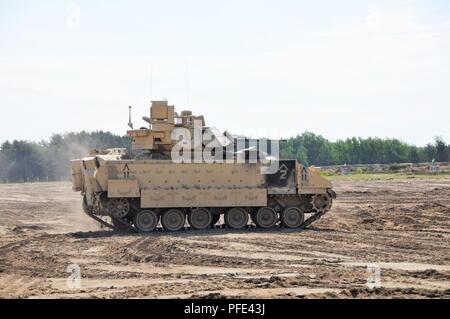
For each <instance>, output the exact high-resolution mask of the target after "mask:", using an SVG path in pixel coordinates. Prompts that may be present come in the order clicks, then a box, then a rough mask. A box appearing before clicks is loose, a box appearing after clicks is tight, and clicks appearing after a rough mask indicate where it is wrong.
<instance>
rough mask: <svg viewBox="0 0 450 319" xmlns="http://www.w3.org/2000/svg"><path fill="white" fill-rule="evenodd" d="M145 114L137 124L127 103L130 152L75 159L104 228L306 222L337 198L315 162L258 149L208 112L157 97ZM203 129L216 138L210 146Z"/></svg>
mask: <svg viewBox="0 0 450 319" xmlns="http://www.w3.org/2000/svg"><path fill="white" fill-rule="evenodd" d="M143 120H144V121H146V122H147V123H148V126H146V127H141V128H140V129H133V125H132V123H131V107H130V123H129V126H130V127H131V130H129V131H127V135H128V136H129V137H130V139H131V145H132V150H131V152H129V151H128V150H127V149H107V150H94V151H93V152H92V153H91V155H90V156H89V157H85V158H82V159H76V160H72V161H71V170H72V188H73V190H74V191H77V192H80V193H81V195H82V198H83V210H84V212H85V213H86V214H88V215H89V216H90V217H92V218H93V219H95V220H96V221H98V222H99V223H101V224H102V225H104V226H106V227H110V228H113V229H116V230H120V231H125V230H129V231H137V232H152V231H155V230H166V231H180V230H186V229H196V230H204V229H209V228H224V227H226V228H231V229H241V228H252V229H253V228H266V229H269V228H274V227H286V228H304V227H306V226H308V225H309V224H311V223H312V222H313V221H315V220H317V219H318V218H320V217H321V216H322V215H324V214H325V213H326V212H327V211H329V210H330V208H331V205H332V201H333V199H334V198H336V194H335V192H334V191H333V190H332V185H331V183H330V182H329V181H327V180H326V179H324V178H323V177H321V176H320V174H319V170H318V169H316V168H314V167H304V166H303V165H301V164H300V163H299V162H298V161H297V160H280V159H278V158H277V157H276V156H273V150H269V149H268V148H265V149H264V150H261V149H260V148H258V146H259V144H261V140H258V141H256V144H255V143H253V146H251V145H252V143H251V141H249V140H248V139H244V141H243V143H239V142H238V143H236V141H237V140H238V139H237V138H236V137H233V136H231V137H230V136H228V137H227V133H220V132H219V131H218V130H217V129H212V128H208V127H206V125H205V120H204V117H203V116H194V115H192V112H190V111H182V112H181V113H180V114H178V113H176V112H175V109H174V106H172V105H169V104H168V102H167V101H152V104H151V107H150V117H143ZM207 133H208V134H207ZM204 135H208V136H209V139H210V140H212V139H214V143H213V144H212V145H213V147H211V146H210V145H208V144H207V143H206V142H205V141H204V140H202V139H201V137H202V136H204ZM199 136H200V142H199ZM266 142H267V141H266ZM239 144H240V146H239ZM255 145H256V147H255ZM186 146H189V147H186ZM208 146H209V147H208ZM180 149H181V151H180ZM206 150H208V151H209V157H208V159H209V161H206V160H205V158H206V157H207V156H206V155H205V154H206V153H205V151H206ZM175 157H176V158H175ZM180 158H181V160H180ZM255 159H256V160H255ZM273 168H275V169H273ZM221 216H223V218H221Z"/></svg>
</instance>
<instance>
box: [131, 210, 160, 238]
mask: <svg viewBox="0 0 450 319" xmlns="http://www.w3.org/2000/svg"><path fill="white" fill-rule="evenodd" d="M158 222H159V216H158V214H156V213H155V212H154V211H152V210H141V211H140V212H138V213H137V214H136V215H135V216H134V226H136V228H137V229H138V230H139V231H140V232H142V233H148V232H151V231H154V230H155V229H156V226H158Z"/></svg>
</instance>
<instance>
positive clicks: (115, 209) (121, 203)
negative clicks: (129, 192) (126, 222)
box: [107, 198, 130, 219]
mask: <svg viewBox="0 0 450 319" xmlns="http://www.w3.org/2000/svg"><path fill="white" fill-rule="evenodd" d="M107 209H108V213H109V215H110V216H112V217H114V218H118V219H120V218H124V217H125V216H127V215H128V213H129V212H130V202H128V199H126V198H110V199H109V200H108V205H107Z"/></svg>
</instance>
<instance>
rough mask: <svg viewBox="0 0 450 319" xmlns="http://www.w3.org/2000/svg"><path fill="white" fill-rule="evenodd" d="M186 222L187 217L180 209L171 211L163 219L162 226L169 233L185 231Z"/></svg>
mask: <svg viewBox="0 0 450 319" xmlns="http://www.w3.org/2000/svg"><path fill="white" fill-rule="evenodd" d="M185 222H186V215H185V214H184V213H183V212H182V211H181V210H179V209H169V210H167V211H165V212H164V213H163V215H162V217H161V224H162V226H163V227H164V229H165V230H168V231H178V230H181V229H183V227H184V224H185Z"/></svg>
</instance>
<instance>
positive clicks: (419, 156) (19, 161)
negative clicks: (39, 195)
mask: <svg viewBox="0 0 450 319" xmlns="http://www.w3.org/2000/svg"><path fill="white" fill-rule="evenodd" d="M113 147H121V148H127V149H130V148H131V141H130V139H129V138H128V137H127V136H118V135H114V134H112V133H110V132H104V131H95V132H86V131H82V132H79V133H66V134H54V135H53V136H52V137H51V138H50V139H49V140H48V141H41V142H29V141H22V140H14V141H12V142H10V141H6V142H4V143H3V144H2V145H1V148H0V181H9V182H26V181H37V180H40V181H45V180H49V181H52V180H61V179H64V180H67V179H70V160H72V159H75V158H80V157H83V156H87V155H89V152H90V150H92V149H95V148H113ZM280 156H281V158H295V159H298V160H299V161H300V162H301V163H302V164H304V165H316V166H326V165H341V164H387V163H419V162H431V161H432V160H433V159H434V160H435V161H438V162H448V161H449V158H450V145H449V144H446V142H445V141H444V140H443V139H442V138H440V137H436V138H435V140H434V142H433V143H429V144H427V145H426V146H424V147H418V146H414V145H410V144H407V143H404V142H402V141H400V140H398V139H381V138H366V139H363V138H356V137H353V138H348V139H346V140H337V141H335V142H331V141H329V140H327V139H325V138H324V137H322V136H320V135H316V134H314V133H311V132H305V133H303V134H301V135H298V136H295V137H291V138H289V139H287V140H284V141H282V142H281V143H280Z"/></svg>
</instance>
